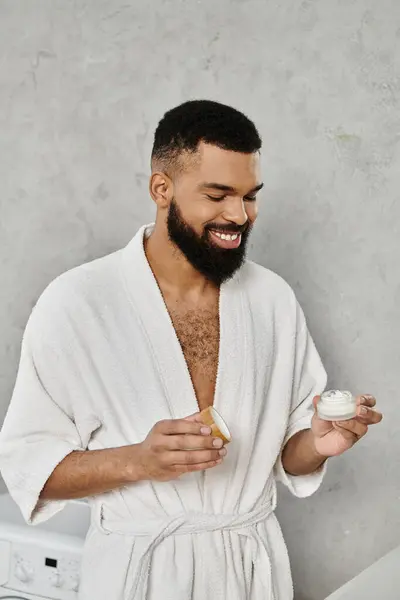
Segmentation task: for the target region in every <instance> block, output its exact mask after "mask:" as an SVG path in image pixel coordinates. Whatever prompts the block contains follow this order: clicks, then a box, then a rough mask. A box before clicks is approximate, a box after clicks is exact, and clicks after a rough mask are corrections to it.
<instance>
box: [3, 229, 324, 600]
mask: <svg viewBox="0 0 400 600" xmlns="http://www.w3.org/2000/svg"><path fill="white" fill-rule="evenodd" d="M151 227H152V225H150V226H148V227H142V228H141V229H140V230H139V232H138V233H137V234H136V235H135V237H134V238H133V239H132V241H131V242H130V243H129V244H128V245H127V246H126V247H125V248H123V249H122V250H119V251H117V252H114V253H113V254H110V255H107V256H106V257H104V258H101V259H98V260H95V261H93V262H90V263H87V264H84V265H81V266H79V267H77V268H75V269H72V270H71V271H68V272H67V273H64V274H63V275H61V276H60V277H58V278H57V279H55V280H54V281H53V282H52V283H51V284H50V285H49V286H48V287H47V289H46V290H45V291H44V293H43V294H42V296H41V297H40V299H39V300H38V302H37V304H36V306H35V308H34V309H33V311H32V314H31V316H30V319H29V321H28V324H27V327H26V330H25V333H24V337H23V343H22V352H21V360H20V365H19V370H18V375H17V380H16V385H15V389H14V393H13V397H12V400H11V404H10V407H9V410H8V413H7V415H6V419H5V422H4V426H3V429H2V433H1V437H0V468H1V472H2V474H3V477H4V480H5V482H6V484H7V486H8V489H9V491H10V493H11V495H12V497H13V498H14V500H15V501H16V502H17V504H18V505H19V507H20V509H21V511H22V513H23V515H24V517H25V519H26V521H27V522H28V523H32V524H35V523H40V522H42V521H45V520H46V519H49V518H50V517H51V516H52V515H54V514H55V513H57V512H58V511H60V510H61V509H62V508H63V507H64V505H65V502H63V501H40V500H39V499H38V497H39V494H40V491H41V490H42V488H43V486H44V484H45V482H46V480H47V479H48V477H49V476H50V474H51V473H52V471H53V470H54V468H55V467H56V465H57V464H58V463H59V462H60V461H61V460H62V459H63V458H64V457H65V456H66V455H67V454H69V453H70V452H72V451H74V450H75V451H84V450H86V449H89V450H97V449H101V448H110V447H117V446H123V445H126V444H136V443H138V442H141V441H142V440H143V439H144V438H145V437H146V435H147V434H148V432H149V431H150V429H151V428H152V427H153V425H154V424H155V423H156V422H157V421H160V420H162V419H178V418H182V417H186V416H187V415H190V414H192V413H194V412H196V411H197V410H198V406H197V401H196V397H195V392H194V389H193V385H192V382H191V378H190V374H189V371H188V368H187V365H186V362H185V359H184V355H183V352H182V349H181V346H180V344H179V341H178V338H177V336H176V334H175V330H174V328H173V325H172V322H171V320H170V317H169V314H168V311H167V309H166V306H165V304H164V301H163V298H162V294H161V293H160V291H159V287H158V285H157V283H156V280H155V278H154V276H153V273H152V271H151V269H150V266H149V264H148V262H147V259H146V255H145V252H144V246H143V239H144V235H146V233H148V232H149V231H151ZM325 386H326V373H325V370H324V368H323V366H322V364H321V360H320V358H319V355H318V353H317V351H316V348H315V345H314V343H313V341H312V338H311V336H310V333H309V331H308V329H307V325H306V321H305V317H304V313H303V311H302V309H301V308H300V306H299V303H298V301H297V299H296V297H295V295H294V293H293V290H292V289H291V288H290V286H289V285H288V284H287V283H286V282H285V281H284V280H283V279H282V278H281V277H280V276H278V275H277V274H275V273H273V272H272V271H270V270H268V269H265V268H263V267H261V266H259V265H257V264H255V263H253V262H250V261H247V262H246V263H245V264H244V265H243V267H242V268H241V269H240V270H239V271H238V272H237V273H236V275H235V276H234V278H233V279H231V280H230V281H229V282H226V283H224V284H223V285H222V286H221V290H220V354H219V364H218V377H217V383H216V391H215V398H214V406H215V407H216V409H217V410H218V411H219V412H220V414H221V415H222V416H223V418H224V419H225V421H226V422H227V424H228V427H229V428H230V430H231V433H232V442H231V443H230V444H229V446H228V454H227V457H226V458H225V460H224V462H223V464H221V465H220V466H217V467H215V468H214V469H210V470H207V471H204V472H198V473H194V474H188V475H184V476H182V477H180V478H179V479H177V480H175V481H171V482H152V481H142V482H139V483H133V484H131V485H126V486H125V487H123V488H121V489H118V490H115V491H111V492H109V493H104V494H101V495H97V496H95V497H90V498H89V502H90V504H91V507H92V522H91V527H90V530H89V533H88V536H87V539H86V543H85V548H84V557H83V565H82V580H81V586H80V598H81V599H82V600H145V599H147V600H160V599H162V600H189V599H192V600H205V599H206V598H213V600H271V599H273V600H290V599H291V598H292V597H293V587H292V580H291V575H290V568H289V559H288V554H287V550H286V546H285V543H284V540H283V537H282V533H281V530H280V527H279V524H278V521H277V519H276V517H275V514H274V509H275V506H276V481H281V482H283V483H284V484H286V485H287V486H288V487H289V489H290V490H291V491H292V492H293V494H295V495H296V496H298V497H301V498H302V497H305V496H308V495H310V494H312V493H313V492H315V490H316V489H317V488H318V487H319V485H320V483H321V480H322V477H323V474H324V470H325V467H324V468H322V469H320V470H319V471H317V472H315V473H313V474H311V475H308V476H304V477H303V476H300V477H292V476H289V475H288V474H286V473H285V471H284V469H283V467H282V462H281V452H282V449H283V447H284V445H285V443H286V442H287V440H288V439H289V438H290V437H291V436H293V435H294V434H295V433H296V432H298V431H300V430H302V429H306V428H309V427H310V421H311V416H312V412H313V411H312V408H311V405H312V399H313V397H314V396H315V395H316V394H319V393H321V392H322V391H323V390H324V389H325ZM304 542H305V543H306V540H304Z"/></svg>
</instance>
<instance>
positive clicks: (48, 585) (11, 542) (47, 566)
mask: <svg viewBox="0 0 400 600" xmlns="http://www.w3.org/2000/svg"><path fill="white" fill-rule="evenodd" d="M89 524H90V509H89V506H88V505H87V504H86V503H85V502H81V501H70V502H68V503H67V506H66V508H64V510H63V511H62V512H61V513H58V514H57V515H55V516H54V517H53V518H52V519H50V520H49V521H47V522H46V523H43V524H41V525H36V526H29V525H26V523H25V522H24V521H23V519H22V516H21V514H20V512H19V509H18V507H17V506H16V505H15V503H14V502H13V500H12V499H11V498H10V496H9V495H8V494H3V495H0V600H11V599H12V600H77V598H78V590H79V582H80V566H81V557H82V550H83V544H84V540H85V537H86V533H87V530H88V528H89Z"/></svg>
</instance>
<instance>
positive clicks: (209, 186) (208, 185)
mask: <svg viewBox="0 0 400 600" xmlns="http://www.w3.org/2000/svg"><path fill="white" fill-rule="evenodd" d="M199 187H201V188H204V189H207V190H219V191H221V192H229V193H231V194H232V193H235V192H236V191H237V190H236V189H235V188H234V187H231V186H230V185H223V184H222V183H202V184H201V185H200V186H199ZM263 187H264V184H263V183H260V184H259V185H256V187H254V188H253V189H252V190H250V191H249V192H248V194H255V193H256V192H259V191H260V190H261V189H262V188H263ZM246 195H247V194H246Z"/></svg>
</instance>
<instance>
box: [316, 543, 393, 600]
mask: <svg viewBox="0 0 400 600" xmlns="http://www.w3.org/2000/svg"><path fill="white" fill-rule="evenodd" d="M399 566H400V546H398V547H397V548H395V549H394V550H392V551H391V552H389V553H388V554H386V555H385V556H384V557H383V558H381V559H379V560H378V561H376V562H375V563H374V564H373V565H371V566H370V567H368V568H367V569H365V571H363V572H362V573H360V574H359V575H357V577H355V578H354V579H352V580H351V581H349V582H348V583H346V584H345V585H344V586H343V587H341V588H340V589H339V590H336V592H334V593H333V594H331V595H330V596H328V598H326V600H377V599H379V600H399V598H400V568H399Z"/></svg>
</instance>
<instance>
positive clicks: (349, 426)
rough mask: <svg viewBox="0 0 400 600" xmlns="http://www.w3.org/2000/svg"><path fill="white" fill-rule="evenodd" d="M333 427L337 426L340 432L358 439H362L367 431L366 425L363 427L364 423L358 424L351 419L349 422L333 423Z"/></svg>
mask: <svg viewBox="0 0 400 600" xmlns="http://www.w3.org/2000/svg"><path fill="white" fill-rule="evenodd" d="M334 425H337V426H338V427H339V429H340V430H343V431H348V432H349V433H351V434H353V435H355V436H357V437H358V438H360V437H363V436H364V435H365V434H366V433H367V431H368V426H367V425H364V423H359V422H358V421H356V420H355V419H351V420H349V421H335V423H334ZM335 429H336V427H335Z"/></svg>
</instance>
